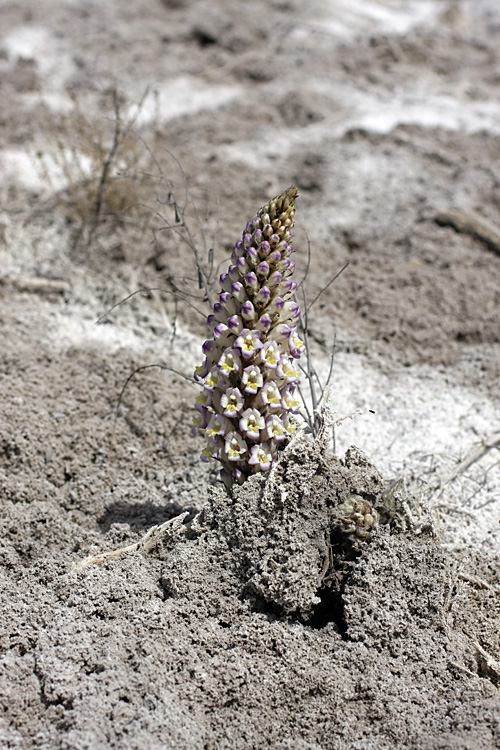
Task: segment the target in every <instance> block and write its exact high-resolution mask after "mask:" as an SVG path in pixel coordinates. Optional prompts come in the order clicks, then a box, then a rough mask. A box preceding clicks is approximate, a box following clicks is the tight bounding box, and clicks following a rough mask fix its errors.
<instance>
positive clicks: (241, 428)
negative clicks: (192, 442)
mask: <svg viewBox="0 0 500 750" xmlns="http://www.w3.org/2000/svg"><path fill="white" fill-rule="evenodd" d="M296 197H297V188H296V187H295V186H294V185H292V186H291V187H290V188H288V190H286V191H285V192H284V193H282V194H281V195H279V196H277V197H276V198H273V199H272V200H271V201H270V202H269V203H267V204H266V205H265V206H263V207H262V208H261V209H260V211H258V213H257V216H256V217H255V218H254V219H253V220H252V221H249V222H248V224H247V226H246V228H245V230H244V231H243V236H242V239H241V241H239V242H237V243H236V245H235V246H234V250H233V252H232V255H231V261H232V262H231V265H230V266H229V268H228V271H227V273H223V274H222V275H221V277H220V283H221V287H222V290H221V292H220V294H219V301H218V302H216V303H215V305H214V309H213V313H212V314H211V315H209V316H208V318H207V325H208V327H209V329H210V331H211V338H209V339H207V340H206V341H205V343H204V344H203V354H204V355H205V361H204V363H203V365H201V366H200V367H197V368H196V371H195V374H194V377H195V379H196V380H197V381H199V382H201V383H202V384H203V389H202V391H201V393H200V394H199V395H198V397H197V399H196V404H195V407H196V410H197V414H196V416H195V418H194V426H195V428H197V429H200V430H201V431H202V432H204V434H205V436H206V438H207V445H206V447H205V449H204V450H203V452H202V459H203V460H205V461H209V460H210V459H211V458H213V459H216V460H217V461H219V462H220V463H221V465H222V470H221V477H222V479H223V481H224V483H225V484H226V486H227V487H228V488H229V487H231V486H232V484H233V483H234V482H238V483H240V484H241V483H242V482H243V481H244V480H245V479H246V478H247V477H248V476H249V475H250V474H253V473H256V472H259V471H268V470H269V468H270V466H271V463H272V461H273V458H274V456H275V454H276V451H277V450H278V449H279V447H280V446H281V445H283V443H284V442H285V441H286V440H287V439H289V437H290V436H291V435H292V434H293V432H294V430H295V427H296V415H297V414H298V412H299V409H300V408H301V402H300V399H299V398H298V395H297V393H296V390H297V387H298V385H299V371H298V367H297V364H296V360H298V359H299V358H300V355H301V351H302V349H303V348H304V342H303V341H301V340H300V338H299V336H298V334H297V322H298V320H299V317H300V308H299V305H298V304H297V302H295V301H294V293H295V290H296V289H297V283H296V282H295V281H294V280H293V278H292V276H293V272H294V270H295V264H294V262H293V260H291V258H290V256H291V254H292V253H293V246H292V244H291V238H292V234H291V229H292V227H293V218H294V215H295V199H296Z"/></svg>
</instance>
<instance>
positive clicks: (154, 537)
mask: <svg viewBox="0 0 500 750" xmlns="http://www.w3.org/2000/svg"><path fill="white" fill-rule="evenodd" d="M188 515H189V513H187V512H185V513H181V514H180V515H178V516H175V518H170V519H169V520H168V521H165V523H162V524H160V525H159V526H153V527H152V528H151V529H149V531H148V532H147V533H146V534H145V535H144V536H143V537H142V539H139V541H138V542H135V544H129V545H128V546H127V547H120V548H119V549H115V550H112V551H111V552H101V553H100V554H99V555H90V556H89V557H86V558H85V559H84V560H81V561H80V562H78V563H73V568H76V569H81V568H86V567H87V566H88V565H102V564H103V563H104V562H106V561H107V560H117V559H118V558H120V557H121V556H122V555H123V554H124V553H126V552H139V553H140V554H141V555H147V554H148V552H150V550H151V549H153V547H156V545H157V544H159V542H160V541H169V540H171V539H173V538H174V537H176V536H180V535H181V534H182V533H183V532H184V531H185V530H186V526H185V525H184V523H183V522H184V519H185V518H186V516H188Z"/></svg>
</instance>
